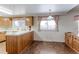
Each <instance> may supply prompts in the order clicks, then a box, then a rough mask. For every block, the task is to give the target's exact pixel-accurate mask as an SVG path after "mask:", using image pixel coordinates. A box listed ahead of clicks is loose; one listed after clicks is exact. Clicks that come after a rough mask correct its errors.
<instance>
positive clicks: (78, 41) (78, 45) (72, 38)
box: [65, 32, 79, 53]
mask: <svg viewBox="0 0 79 59" xmlns="http://www.w3.org/2000/svg"><path fill="white" fill-rule="evenodd" d="M65 44H66V45H67V46H68V47H70V48H71V49H72V50H74V51H75V52H76V53H79V38H78V37H77V36H76V35H75V34H74V33H72V32H66V33H65Z"/></svg>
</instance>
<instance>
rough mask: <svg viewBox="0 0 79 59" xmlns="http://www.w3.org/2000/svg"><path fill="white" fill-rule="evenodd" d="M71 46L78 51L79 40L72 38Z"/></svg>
mask: <svg viewBox="0 0 79 59" xmlns="http://www.w3.org/2000/svg"><path fill="white" fill-rule="evenodd" d="M73 48H74V50H75V51H76V52H78V53H79V40H78V39H77V38H75V39H73Z"/></svg>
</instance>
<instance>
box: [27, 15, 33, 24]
mask: <svg viewBox="0 0 79 59" xmlns="http://www.w3.org/2000/svg"><path fill="white" fill-rule="evenodd" d="M26 25H27V26H32V25H33V17H32V16H28V17H26Z"/></svg>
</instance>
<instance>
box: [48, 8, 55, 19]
mask: <svg viewBox="0 0 79 59" xmlns="http://www.w3.org/2000/svg"><path fill="white" fill-rule="evenodd" d="M53 19H54V17H52V16H51V9H49V16H48V17H47V20H53Z"/></svg>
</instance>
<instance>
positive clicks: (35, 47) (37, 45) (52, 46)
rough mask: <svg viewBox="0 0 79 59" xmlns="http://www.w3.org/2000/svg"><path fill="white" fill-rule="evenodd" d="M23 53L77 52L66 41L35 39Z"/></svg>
mask: <svg viewBox="0 0 79 59" xmlns="http://www.w3.org/2000/svg"><path fill="white" fill-rule="evenodd" d="M23 54H76V53H75V52H74V51H73V50H71V49H70V48H69V47H67V46H66V45H65V44H64V43H59V42H39V41H35V42H34V43H33V44H32V47H31V48H30V49H29V50H28V51H24V52H23Z"/></svg>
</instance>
